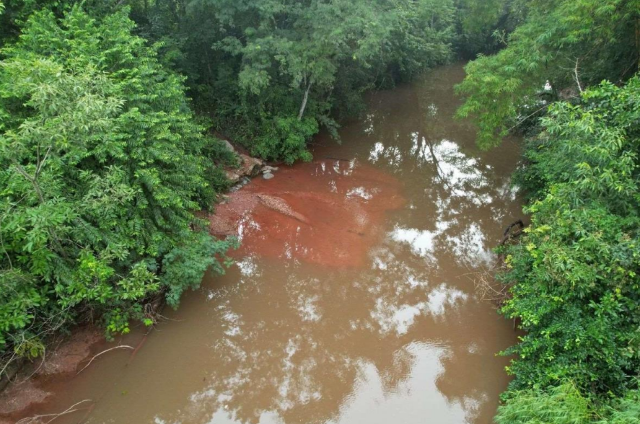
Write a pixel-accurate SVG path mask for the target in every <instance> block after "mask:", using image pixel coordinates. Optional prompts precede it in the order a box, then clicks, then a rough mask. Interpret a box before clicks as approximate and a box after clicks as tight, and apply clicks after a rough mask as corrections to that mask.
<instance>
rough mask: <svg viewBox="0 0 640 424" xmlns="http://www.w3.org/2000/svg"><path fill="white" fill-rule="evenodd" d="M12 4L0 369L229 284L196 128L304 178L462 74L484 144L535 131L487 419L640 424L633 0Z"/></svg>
mask: <svg viewBox="0 0 640 424" xmlns="http://www.w3.org/2000/svg"><path fill="white" fill-rule="evenodd" d="M3 3H4V4H2V3H0V13H2V14H1V15H0V45H1V46H2V50H1V53H0V54H1V60H2V61H1V62H0V162H1V164H2V167H1V168H0V182H1V183H0V190H1V195H0V216H1V221H0V264H1V265H0V266H1V271H0V287H1V290H0V354H2V356H3V358H5V359H4V360H3V362H2V365H0V370H4V366H5V364H7V363H8V362H9V361H11V360H14V359H15V358H17V357H27V358H33V357H37V356H38V355H41V354H42V353H43V351H44V349H45V345H46V342H47V340H48V338H49V337H50V336H51V334H53V333H56V332H60V331H64V330H65V329H67V328H68V327H69V325H71V324H72V323H74V322H80V321H85V320H88V319H95V320H100V322H102V323H103V325H104V327H105V328H106V331H107V333H108V334H116V333H122V332H127V331H128V328H129V327H128V326H129V322H130V321H131V320H142V321H143V322H145V323H146V324H148V325H150V324H151V323H152V316H151V311H150V308H149V307H148V305H149V304H150V303H151V301H152V300H153V299H155V298H158V297H159V296H163V297H164V298H165V299H166V301H167V303H168V304H169V305H171V306H173V307H177V305H178V303H179V299H180V295H181V294H182V293H183V292H184V291H185V290H187V289H189V288H195V287H197V286H198V285H199V284H200V281H201V279H202V276H203V274H204V272H205V271H206V270H207V269H208V268H211V269H212V270H213V271H214V272H219V273H220V272H224V264H225V262H226V261H225V252H226V251H227V250H228V249H229V248H232V247H233V246H234V245H235V242H234V241H233V240H217V239H215V238H213V237H211V236H210V235H209V234H208V232H207V231H206V230H205V228H206V227H205V226H204V225H202V222H201V221H200V220H198V219H197V218H196V217H195V215H194V212H195V211H197V210H200V209H208V208H211V205H212V204H213V203H214V202H215V199H216V193H219V192H220V191H222V190H224V189H225V188H226V187H227V185H228V183H227V182H226V181H225V178H224V173H223V172H222V171H221V170H220V167H221V166H223V165H224V166H232V165H233V158H232V157H231V156H230V155H229V154H228V151H227V150H226V149H225V147H224V145H223V143H221V142H219V141H217V140H215V139H214V138H212V137H210V136H209V135H208V134H209V132H208V131H206V130H207V129H210V128H213V129H215V130H216V131H217V132H218V133H223V134H225V135H227V136H229V137H230V138H231V139H233V140H234V141H236V142H237V143H239V144H241V145H243V146H244V147H245V148H247V149H248V150H249V151H250V152H251V153H252V154H254V155H256V156H260V157H262V158H264V159H267V160H272V161H282V162H285V163H293V162H295V161H298V160H309V159H310V158H311V156H310V154H309V152H308V150H307V143H308V141H309V140H310V138H311V137H312V136H313V135H314V134H316V133H317V132H318V131H319V130H320V128H325V129H326V130H328V131H329V132H331V133H332V134H334V135H336V136H337V132H336V129H337V128H338V124H339V122H340V121H341V120H344V119H347V118H349V117H350V116H352V115H353V114H357V113H358V112H359V111H360V110H361V109H362V105H363V101H362V95H363V93H365V92H366V91H368V90H371V89H376V88H384V87H389V86H392V85H393V84H396V83H398V82H402V81H405V80H409V79H411V78H412V77H413V76H415V75H417V74H419V73H420V72H422V71H423V70H425V69H428V68H430V67H434V66H437V65H439V64H442V63H445V62H447V61H449V60H451V59H453V58H454V57H455V56H456V55H457V56H461V57H464V58H472V59H473V58H475V60H472V61H471V62H469V64H468V65H467V68H466V69H467V77H466V79H465V80H464V82H463V83H462V84H460V86H459V87H458V92H459V94H460V95H462V96H463V97H464V98H465V103H464V104H463V106H462V107H461V109H460V110H459V115H460V116H461V117H466V118H471V119H473V120H474V121H475V122H476V123H477V127H478V144H479V145H480V146H481V147H483V148H486V149H490V148H500V147H499V145H500V141H501V138H502V137H504V136H505V135H507V134H508V133H510V132H512V131H520V132H522V133H524V134H525V135H526V136H527V141H526V143H525V148H524V160H523V166H522V167H521V168H520V170H519V171H518V172H517V174H516V176H515V181H516V182H517V183H518V185H519V186H520V187H521V188H522V189H523V191H524V193H525V194H526V195H527V196H528V199H529V204H528V206H527V207H526V209H525V211H526V212H527V213H528V214H529V215H530V217H531V224H530V225H529V226H528V227H527V228H526V229H525V231H524V233H523V235H522V236H521V237H520V238H518V239H515V240H513V242H512V243H510V244H507V245H506V246H504V247H502V248H500V249H501V254H502V257H504V258H505V260H504V263H503V265H502V267H501V268H500V269H499V270H497V272H496V279H497V280H498V281H499V283H500V284H504V285H505V287H506V288H507V290H506V293H507V296H506V297H505V299H504V300H503V302H502V307H501V312H502V313H503V314H504V315H505V316H507V317H509V318H511V319H515V320H516V322H518V323H519V325H520V327H521V328H522V329H523V330H525V332H526V333H525V335H524V336H523V337H522V338H521V341H520V343H519V344H517V345H516V346H513V347H512V348H511V349H509V350H508V351H507V352H504V354H507V355H513V356H514V360H513V361H512V364H511V366H510V367H509V370H508V371H509V372H510V373H512V374H513V375H514V380H513V382H512V383H511V385H510V387H509V390H508V391H507V392H506V393H504V395H503V403H502V405H501V406H500V408H499V410H498V414H497V416H496V418H495V421H496V422H497V423H498V424H510V423H516V424H520V423H522V424H525V423H526V424H538V423H550V424H582V423H585V424H587V423H599V424H622V423H625V424H627V423H630V424H633V423H640V391H639V388H638V381H639V378H640V375H639V372H640V277H638V274H639V273H640V269H639V268H640V245H639V242H640V234H639V231H640V218H639V217H638V213H639V205H640V194H639V193H638V183H639V179H640V172H639V170H638V152H639V149H640V145H639V136H640V131H639V128H640V127H639V125H638V124H639V122H640V79H639V77H637V76H635V74H636V73H637V71H638V63H639V55H640V36H639V34H640V1H638V0H598V1H595V0H554V1H551V0H485V1H482V0H455V1H454V0H418V1H413V0H378V1H373V2H371V1H365V0H355V1H354V0H349V1H347V0H334V1H287V0H263V1H257V0H241V1H238V0H155V1H153V0H145V1H136V0H130V1H117V2H116V1H91V0H88V1H84V2H74V1H56V2H47V1H37V0H33V1H19V0H4V2H3ZM76 3H77V4H76ZM190 99H192V100H190ZM517 159H518V158H514V160H517Z"/></svg>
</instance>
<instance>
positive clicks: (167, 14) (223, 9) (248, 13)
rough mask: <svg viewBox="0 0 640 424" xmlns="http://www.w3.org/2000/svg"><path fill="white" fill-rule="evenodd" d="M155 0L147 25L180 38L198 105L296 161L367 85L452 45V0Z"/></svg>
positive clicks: (421, 65) (253, 146) (357, 103)
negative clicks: (312, 137)
mask: <svg viewBox="0 0 640 424" xmlns="http://www.w3.org/2000/svg"><path fill="white" fill-rule="evenodd" d="M156 5H157V6H156V8H154V9H152V10H150V15H151V16H152V18H150V19H149V22H150V25H149V28H148V30H147V32H148V33H149V34H151V35H152V37H155V38H156V39H158V40H162V41H163V42H165V43H166V45H167V46H171V47H168V48H167V50H166V56H165V57H170V58H171V60H172V61H173V63H174V66H175V67H176V69H180V70H181V71H183V72H185V73H186V74H187V75H189V81H190V86H191V89H192V94H193V96H194V98H195V99H196V103H197V104H198V109H199V110H200V111H201V112H203V113H205V114H209V115H211V116H212V117H213V119H214V122H215V125H216V127H217V128H218V129H219V130H220V131H223V132H225V133H227V134H229V135H230V136H231V137H232V138H234V139H235V140H237V141H239V142H241V143H242V144H244V145H245V146H246V147H247V148H248V149H249V150H250V151H251V152H252V153H253V154H255V155H259V156H261V157H263V158H266V159H270V160H284V161H285V162H287V163H292V162H293V161H295V160H299V159H303V160H304V159H309V158H310V155H309V153H308V151H307V149H306V144H307V141H308V140H309V138H310V137H311V136H312V135H313V134H315V133H317V132H318V130H319V128H320V127H326V128H328V129H329V130H335V129H336V128H337V125H338V124H337V122H336V120H335V118H336V117H343V116H345V115H348V114H353V113H357V111H359V110H361V109H362V94H363V92H364V91H365V90H367V89H370V88H373V87H376V86H379V85H385V84H386V85H389V84H390V83H393V81H395V80H399V79H402V78H408V77H411V76H414V75H416V74H417V73H419V72H420V71H421V70H423V69H425V68H428V67H430V66H433V65H435V64H438V63H443V62H444V61H446V60H448V59H449V57H450V53H451V48H450V44H451V40H452V38H453V14H454V9H453V6H452V1H451V0H420V1H409V0H380V1H375V2H369V1H364V0H358V1H346V0H337V1H326V0H305V1H296V2H291V1H286V0H268V1H255V0H242V1H226V0H224V1H218V0H216V1H212V0H199V1H190V2H179V1H168V0H164V1H159V2H157V3H156ZM177 5H184V7H178V6H177ZM173 11H176V12H177V13H173ZM158 22H160V23H158ZM176 27H177V28H180V30H179V31H178V32H179V35H178V34H176V33H175V31H174V29H175V28H176ZM194 29H195V30H194ZM334 135H336V133H335V131H334Z"/></svg>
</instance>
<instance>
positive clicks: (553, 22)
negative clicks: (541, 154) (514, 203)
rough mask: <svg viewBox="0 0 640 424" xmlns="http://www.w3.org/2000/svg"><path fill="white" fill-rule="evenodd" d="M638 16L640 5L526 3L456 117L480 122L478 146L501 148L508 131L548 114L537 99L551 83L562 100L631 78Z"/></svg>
mask: <svg viewBox="0 0 640 424" xmlns="http://www.w3.org/2000/svg"><path fill="white" fill-rule="evenodd" d="M639 11H640V2H638V1H637V0H604V1H596V0H579V1H575V0H562V1H556V0H553V1H552V0H533V1H530V2H528V3H527V4H526V13H525V14H526V18H525V19H524V22H523V23H522V24H521V25H520V26H518V27H517V28H516V29H515V31H514V32H513V33H512V34H511V35H510V36H509V37H508V39H507V40H506V41H507V46H506V47H505V48H504V49H503V50H501V51H500V52H499V53H497V54H495V55H492V56H481V57H479V58H478V59H477V60H474V61H473V62H470V63H469V64H468V65H467V67H466V71H467V77H466V78H465V80H464V82H463V83H462V84H460V85H459V86H458V92H459V93H460V94H462V95H464V96H465V103H464V105H463V106H462V107H461V108H460V110H459V115H460V116H462V117H473V118H474V119H475V120H476V122H477V124H478V129H479V134H478V144H479V145H480V146H481V147H484V148H490V147H494V146H496V145H498V144H499V143H500V141H501V139H502V138H503V137H504V136H505V135H506V134H507V133H509V131H510V130H511V129H513V128H515V127H517V126H518V125H520V124H522V123H523V122H524V121H526V120H527V119H528V118H530V117H532V116H537V115H536V113H535V112H540V111H543V110H544V109H546V103H544V102H541V101H540V100H541V99H540V98H539V94H540V92H541V91H542V90H543V87H544V86H545V83H546V82H547V81H548V82H549V83H550V85H551V87H552V89H553V90H554V91H553V93H552V94H553V97H554V98H557V97H558V96H559V95H560V92H561V91H563V90H564V89H567V88H571V90H568V91H565V93H564V95H565V97H566V96H571V94H570V93H571V92H572V91H573V92H576V93H579V92H580V91H582V90H584V89H585V87H588V86H591V85H593V84H597V83H600V82H601V81H602V80H604V79H607V80H609V81H614V82H618V81H625V80H627V79H629V78H630V77H631V76H632V75H633V72H634V71H635V70H636V69H637V66H638V58H639V56H638V55H639V53H640V39H638V37H637V28H638V22H639V20H640V12H639ZM567 93H569V94H567ZM528 108H529V109H528ZM531 109H533V111H534V113H530V112H531Z"/></svg>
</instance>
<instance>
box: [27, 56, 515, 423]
mask: <svg viewBox="0 0 640 424" xmlns="http://www.w3.org/2000/svg"><path fill="white" fill-rule="evenodd" d="M462 77H463V71H462V68H461V66H460V65H452V66H449V67H443V68H440V69H438V70H436V71H433V72H431V73H429V74H428V75H426V76H425V77H424V79H423V80H422V81H421V82H418V83H415V84H413V85H410V86H403V87H399V88H396V89H394V90H390V91H384V92H379V93H375V94H374V95H372V96H370V98H369V107H368V111H367V113H366V116H365V118H364V119H362V120H360V121H357V122H353V123H350V124H348V125H345V126H344V128H343V129H342V130H341V132H340V133H341V137H342V144H341V145H338V144H336V143H335V142H333V141H331V140H330V139H329V138H328V137H326V136H320V137H318V138H317V139H316V140H315V144H316V145H315V147H314V157H315V159H314V162H312V163H310V164H300V165H296V166H294V167H293V168H289V169H281V170H279V171H278V172H276V173H275V178H274V179H272V180H270V181H263V180H255V181H254V182H253V183H252V184H250V185H249V186H247V187H246V188H245V189H243V190H242V191H240V192H239V193H241V194H237V195H236V196H240V197H242V196H248V195H258V194H260V195H261V196H271V197H273V198H277V199H283V200H284V201H286V202H287V204H288V205H289V206H290V207H291V210H292V211H293V212H292V213H289V214H288V215H287V214H283V213H281V211H280V212H278V211H277V210H274V207H273V204H272V203H273V202H274V201H272V200H269V198H266V199H267V200H266V201H265V200H264V199H265V198H262V200H260V199H258V200H259V201H261V202H262V203H261V204H257V203H256V204H253V206H252V208H253V209H252V213H251V214H243V213H242V211H241V210H240V211H236V212H238V215H237V216H240V217H241V220H240V221H237V222H236V223H238V222H239V225H238V226H236V227H234V228H233V230H238V229H239V231H240V232H241V235H242V238H243V242H244V246H243V248H242V249H241V250H240V251H239V252H236V253H235V255H236V257H237V259H238V262H237V264H236V265H234V266H233V267H232V268H231V269H229V271H228V273H227V274H226V275H225V276H223V277H214V278H209V277H207V278H205V281H204V283H203V286H202V288H201V289H200V290H198V291H195V292H191V293H189V294H187V295H186V296H185V297H184V299H183V301H182V303H181V306H180V309H179V310H178V311H175V312H174V311H165V313H164V314H165V315H166V318H167V320H165V321H163V322H162V323H161V324H160V325H158V327H157V328H156V329H155V330H154V331H153V332H152V333H150V335H149V336H148V337H147V338H146V340H145V343H144V345H143V346H142V348H141V349H140V350H139V351H137V353H136V355H135V358H134V359H133V360H131V352H130V351H128V350H124V349H123V350H118V351H112V352H109V353H107V354H105V355H103V356H101V357H100V358H98V359H96V360H95V361H94V362H93V363H92V364H91V366H90V367H88V368H87V369H86V370H85V371H83V372H82V373H81V374H80V375H78V376H77V377H74V378H72V379H70V380H68V381H63V382H61V381H51V382H47V383H46V384H47V385H46V387H47V390H50V391H52V392H53V393H54V396H53V397H52V398H51V399H52V400H51V402H49V403H48V404H47V405H46V406H45V407H42V408H40V409H38V410H36V411H31V413H41V414H42V413H54V412H61V411H64V410H66V409H67V408H68V407H69V406H71V405H73V404H75V403H76V402H79V401H81V400H84V399H87V400H91V402H87V403H85V404H81V405H80V406H79V407H78V408H77V409H82V410H80V411H78V412H75V413H73V414H69V415H66V416H63V417H60V418H58V419H57V420H56V421H55V422H56V423H78V422H87V423H95V424H101V423H136V424H144V423H149V424H178V423H180V424H191V423H193V424H196V423H198V424H200V423H202V424H205V423H208V424H232V423H233V424H235V423H242V424H245V423H251V424H258V423H260V424H271V423H286V424H292V423H302V424H312V423H327V424H329V423H330V424H343V423H344V424H359V423H367V424H377V423H379V424H390V423H403V424H413V423H416V424H417V423H435V424H463V423H469V424H488V423H490V422H491V420H492V416H493V415H494V413H495V410H496V407H497V403H498V396H499V394H500V392H502V391H503V390H504V389H505V388H506V386H507V384H508V381H509V380H508V377H507V375H506V373H505V372H504V367H505V365H507V360H506V359H505V358H502V357H497V356H496V353H497V352H499V351H500V350H502V349H504V348H506V347H507V346H509V345H512V344H513V343H515V342H516V334H515V333H514V331H513V330H512V323H510V322H508V321H505V320H503V319H502V318H501V317H499V316H498V315H497V314H496V312H495V310H494V308H493V307H492V305H491V304H490V303H487V302H485V301H482V300H481V299H479V298H478V295H477V293H476V290H475V287H474V282H473V273H474V272H478V271H482V270H483V269H488V268H490V267H491V265H492V264H493V262H494V260H495V258H494V255H493V254H492V252H491V249H492V247H494V246H495V245H496V244H497V243H498V242H499V241H500V239H501V235H502V231H503V229H504V227H506V226H507V225H509V224H510V223H511V222H513V221H514V220H516V219H518V218H520V216H521V213H520V203H519V201H518V199H517V196H516V195H515V193H514V191H513V190H512V189H510V174H511V172H512V171H513V170H514V168H515V164H516V162H517V159H518V154H519V151H518V146H517V143H516V142H515V141H513V140H510V141H507V142H506V143H505V144H503V145H502V147H501V148H499V149H497V150H494V151H491V152H488V153H485V152H480V151H479V150H478V149H477V148H476V147H475V146H474V132H473V128H472V127H470V125H469V124H468V123H464V122H459V121H455V120H453V118H452V116H453V114H454V111H455V109H456V107H457V106H458V104H459V100H458V99H456V98H455V97H454V95H453V85H454V84H455V83H457V82H459V81H460V80H461V79H462ZM242 193H244V194H242ZM251 201H255V198H253V200H251ZM276 209H277V208H276ZM227 212H228V211H227ZM229 213H231V212H229ZM143 331H144V330H143V329H138V330H135V331H134V332H133V334H130V335H128V336H126V337H124V338H122V339H120V340H117V341H116V342H115V344H117V343H123V344H131V345H137V344H138V343H139V341H140V337H141V335H142V332H143ZM115 344H111V345H106V346H103V347H102V348H108V347H110V346H114V345H115ZM89 405H93V406H92V407H91V409H83V408H86V407H88V406H89Z"/></svg>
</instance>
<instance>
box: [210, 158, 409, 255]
mask: <svg viewBox="0 0 640 424" xmlns="http://www.w3.org/2000/svg"><path fill="white" fill-rule="evenodd" d="M401 187H402V185H401V182H400V181H399V180H398V179H396V178H395V177H394V176H392V175H390V174H387V173H384V172H381V171H379V170H377V169H375V168H374V167H371V166H369V165H366V164H361V163H360V162H358V161H357V160H355V159H354V160H350V161H347V160H336V159H326V160H318V161H315V162H312V163H306V164H299V165H296V166H294V167H291V168H285V169H281V170H280V171H279V172H278V174H277V177H276V178H274V179H272V180H268V181H266V180H262V179H256V180H254V181H252V182H251V183H250V184H249V185H247V186H246V187H244V188H243V189H242V190H240V191H237V192H234V193H231V195H230V196H229V197H228V199H227V201H226V202H225V203H223V204H221V205H219V206H218V207H217V208H216V212H215V214H213V215H211V216H210V217H209V220H210V223H211V225H210V230H211V233H212V234H214V235H218V236H228V235H234V236H237V237H238V239H239V240H240V241H241V242H242V247H241V248H240V250H239V251H238V252H237V253H235V254H234V256H236V257H242V256H245V255H246V254H248V253H254V254H258V255H261V256H266V257H275V258H295V259H299V260H302V261H306V262H309V263H314V264H319V265H325V266H331V267H359V266H363V265H364V264H365V262H366V259H367V252H368V251H369V249H370V248H371V246H373V245H374V244H375V243H376V242H377V241H379V239H380V237H381V236H382V235H383V232H382V231H381V224H382V223H383V222H384V216H385V213H386V212H387V211H390V210H398V209H400V208H402V207H403V206H404V205H405V204H406V201H405V199H404V198H403V196H402V194H401Z"/></svg>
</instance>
